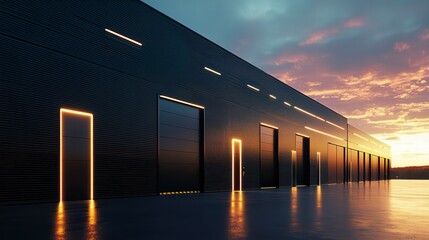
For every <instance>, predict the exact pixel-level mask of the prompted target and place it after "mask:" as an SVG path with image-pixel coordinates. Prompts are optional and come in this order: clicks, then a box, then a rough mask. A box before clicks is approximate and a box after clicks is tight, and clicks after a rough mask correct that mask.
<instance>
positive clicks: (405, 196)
mask: <svg viewBox="0 0 429 240" xmlns="http://www.w3.org/2000/svg"><path fill="white" fill-rule="evenodd" d="M428 186H429V181H428V180H424V181H421V180H420V181H419V180H401V181H397V182H395V184H394V185H393V184H392V185H390V198H389V200H390V201H389V203H390V206H389V216H388V218H389V220H390V222H391V225H392V226H393V227H391V228H389V229H388V230H389V231H390V232H392V233H394V234H398V235H400V236H402V235H406V234H410V230H412V232H413V235H415V236H416V237H415V238H414V239H419V237H423V236H424V235H425V234H426V236H425V239H428V238H427V237H428V236H429V229H428V228H429V225H428V217H429V198H428V196H429V188H428Z"/></svg>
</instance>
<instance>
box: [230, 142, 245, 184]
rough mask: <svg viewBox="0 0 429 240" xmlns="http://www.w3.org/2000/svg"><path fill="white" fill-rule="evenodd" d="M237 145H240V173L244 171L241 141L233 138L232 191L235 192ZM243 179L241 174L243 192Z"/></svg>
mask: <svg viewBox="0 0 429 240" xmlns="http://www.w3.org/2000/svg"><path fill="white" fill-rule="evenodd" d="M235 143H238V145H239V159H238V160H239V166H240V171H239V172H240V173H241V171H242V169H243V166H242V152H241V140H240V139H237V138H233V139H232V141H231V154H232V155H231V165H232V181H231V182H232V191H233V192H234V191H235ZM242 177H243V175H242V174H240V180H239V181H240V191H242Z"/></svg>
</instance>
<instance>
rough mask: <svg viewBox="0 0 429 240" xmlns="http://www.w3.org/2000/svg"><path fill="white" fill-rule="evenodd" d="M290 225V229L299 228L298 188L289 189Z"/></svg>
mask: <svg viewBox="0 0 429 240" xmlns="http://www.w3.org/2000/svg"><path fill="white" fill-rule="evenodd" d="M290 223H291V227H292V228H298V227H299V219H298V188H297V187H292V188H291V205H290Z"/></svg>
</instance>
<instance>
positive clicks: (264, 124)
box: [261, 122, 279, 129]
mask: <svg viewBox="0 0 429 240" xmlns="http://www.w3.org/2000/svg"><path fill="white" fill-rule="evenodd" d="M261 125H262V126H265V127H269V128H274V129H279V128H278V127H276V126H273V125H270V124H267V123H263V122H261Z"/></svg>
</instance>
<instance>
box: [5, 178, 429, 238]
mask: <svg viewBox="0 0 429 240" xmlns="http://www.w3.org/2000/svg"><path fill="white" fill-rule="evenodd" d="M428 236H429V180H426V181H425V180H391V181H380V182H373V183H352V184H345V185H342V184H340V185H324V186H322V187H301V188H282V189H268V190H255V191H244V192H236V193H228V192H220V193H202V194H190V195H166V196H154V197H138V198H121V199H106V200H95V201H84V202H65V203H63V204H58V203H56V204H55V203H49V204H26V205H8V206H0V239H55V238H56V239H427V237H428Z"/></svg>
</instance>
